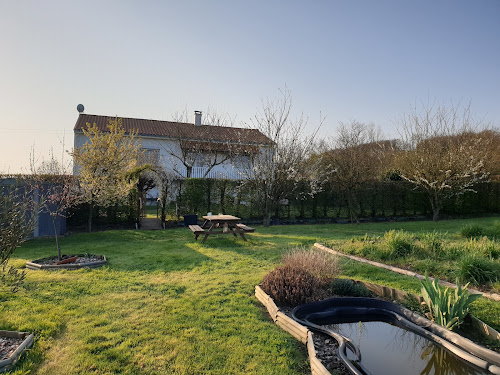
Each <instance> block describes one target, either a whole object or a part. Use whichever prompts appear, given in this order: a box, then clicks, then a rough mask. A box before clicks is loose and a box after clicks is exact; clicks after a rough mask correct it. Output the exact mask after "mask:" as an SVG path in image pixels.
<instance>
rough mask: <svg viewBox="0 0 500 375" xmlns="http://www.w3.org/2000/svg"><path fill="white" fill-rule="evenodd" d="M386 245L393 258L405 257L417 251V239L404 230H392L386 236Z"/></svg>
mask: <svg viewBox="0 0 500 375" xmlns="http://www.w3.org/2000/svg"><path fill="white" fill-rule="evenodd" d="M384 240H385V243H386V245H387V247H388V249H389V251H390V254H391V257H392V258H400V257H405V256H408V255H410V254H412V253H413V251H414V249H415V245H414V243H415V237H414V236H413V235H412V234H411V233H408V232H405V231H404V230H390V231H389V232H385V234H384Z"/></svg>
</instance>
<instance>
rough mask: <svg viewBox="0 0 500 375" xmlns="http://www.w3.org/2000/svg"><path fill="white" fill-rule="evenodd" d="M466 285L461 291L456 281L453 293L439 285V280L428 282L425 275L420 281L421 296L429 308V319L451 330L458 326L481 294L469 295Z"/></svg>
mask: <svg viewBox="0 0 500 375" xmlns="http://www.w3.org/2000/svg"><path fill="white" fill-rule="evenodd" d="M468 286H469V284H466V285H465V286H464V288H463V289H462V288H461V287H460V283H459V281H458V280H457V289H455V290H454V291H452V290H450V289H449V288H444V287H442V286H440V285H439V280H438V279H434V281H430V280H429V278H428V277H427V274H426V275H425V280H424V281H422V296H423V297H424V301H425V303H426V304H427V306H428V307H429V314H430V318H431V319H432V320H433V321H434V322H436V323H437V324H439V325H441V326H443V327H445V328H448V329H449V330H452V329H453V328H455V327H457V326H459V325H460V324H461V323H462V322H463V320H464V318H465V316H466V315H467V314H468V313H469V305H470V304H471V303H472V302H474V301H475V300H476V299H478V298H479V297H481V294H469V292H467V287H468Z"/></svg>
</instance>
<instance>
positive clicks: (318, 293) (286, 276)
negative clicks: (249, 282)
mask: <svg viewBox="0 0 500 375" xmlns="http://www.w3.org/2000/svg"><path fill="white" fill-rule="evenodd" d="M324 288H325V282H324V281H322V280H320V279H319V278H318V277H316V276H314V275H312V274H310V273H309V272H307V271H304V270H301V269H297V268H294V267H291V266H289V265H288V266H281V267H278V268H276V269H274V270H273V271H271V272H269V273H268V274H267V275H266V276H264V280H262V289H263V290H264V291H265V292H266V293H268V294H269V295H270V296H271V297H272V298H273V299H274V300H276V301H277V302H281V303H284V304H288V305H291V306H295V305H300V304H303V303H306V302H310V301H313V300H317V299H321V298H322V297H324V292H323V291H324Z"/></svg>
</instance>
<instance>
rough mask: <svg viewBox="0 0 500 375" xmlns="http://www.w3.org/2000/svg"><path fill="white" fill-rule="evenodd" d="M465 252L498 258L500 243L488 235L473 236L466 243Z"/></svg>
mask: <svg viewBox="0 0 500 375" xmlns="http://www.w3.org/2000/svg"><path fill="white" fill-rule="evenodd" d="M464 252H465V253H466V254H474V253H475V254H479V255H481V256H483V257H487V258H491V259H497V258H498V257H499V256H500V244H499V243H497V242H496V241H492V240H490V239H488V237H481V238H472V239H470V240H468V241H467V242H466V243H465V244H464Z"/></svg>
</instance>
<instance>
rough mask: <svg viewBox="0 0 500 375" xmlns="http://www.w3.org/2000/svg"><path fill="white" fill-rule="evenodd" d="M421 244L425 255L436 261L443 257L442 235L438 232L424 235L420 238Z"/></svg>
mask: <svg viewBox="0 0 500 375" xmlns="http://www.w3.org/2000/svg"><path fill="white" fill-rule="evenodd" d="M420 242H421V244H422V247H423V249H422V250H423V251H424V253H425V254H426V255H428V256H430V257H431V258H434V259H436V258H439V257H441V256H442V255H443V248H444V244H443V235H442V234H441V233H439V232H436V231H432V232H427V233H424V234H423V235H422V237H421V238H420Z"/></svg>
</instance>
